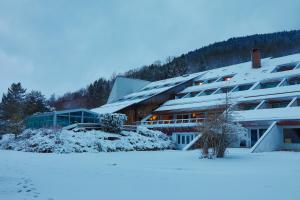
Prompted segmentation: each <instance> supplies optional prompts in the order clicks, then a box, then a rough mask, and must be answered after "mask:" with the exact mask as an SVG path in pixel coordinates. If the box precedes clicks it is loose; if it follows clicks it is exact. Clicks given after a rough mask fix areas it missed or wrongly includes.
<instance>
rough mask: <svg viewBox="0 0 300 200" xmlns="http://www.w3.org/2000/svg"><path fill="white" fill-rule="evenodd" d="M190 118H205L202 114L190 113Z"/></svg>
mask: <svg viewBox="0 0 300 200" xmlns="http://www.w3.org/2000/svg"><path fill="white" fill-rule="evenodd" d="M192 118H205V113H204V112H199V113H192Z"/></svg>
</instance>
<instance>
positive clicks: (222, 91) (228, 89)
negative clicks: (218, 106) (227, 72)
mask: <svg viewBox="0 0 300 200" xmlns="http://www.w3.org/2000/svg"><path fill="white" fill-rule="evenodd" d="M232 89H233V87H224V88H221V89H220V90H218V92H217V93H220V94H221V93H228V92H230V91H231V90H232Z"/></svg>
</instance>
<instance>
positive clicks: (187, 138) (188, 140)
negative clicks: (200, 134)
mask: <svg viewBox="0 0 300 200" xmlns="http://www.w3.org/2000/svg"><path fill="white" fill-rule="evenodd" d="M186 143H187V144H188V143H190V136H189V135H187V136H186Z"/></svg>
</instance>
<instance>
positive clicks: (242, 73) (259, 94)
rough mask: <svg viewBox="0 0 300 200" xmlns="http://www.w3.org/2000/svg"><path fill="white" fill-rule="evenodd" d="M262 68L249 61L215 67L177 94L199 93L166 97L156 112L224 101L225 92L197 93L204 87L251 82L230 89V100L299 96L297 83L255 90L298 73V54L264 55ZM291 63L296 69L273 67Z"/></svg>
mask: <svg viewBox="0 0 300 200" xmlns="http://www.w3.org/2000/svg"><path fill="white" fill-rule="evenodd" d="M261 63H262V67H261V68H258V69H254V68H252V66H251V62H245V63H241V64H237V65H231V66H227V67H222V68H218V69H213V70H208V71H206V73H204V74H203V75H202V76H200V77H198V78H196V79H195V82H202V81H204V83H203V84H201V85H194V86H190V87H187V88H185V89H184V90H183V91H181V92H180V93H183V94H187V93H191V92H199V96H197V95H196V96H195V97H186V98H180V99H174V100H169V101H167V102H165V103H164V104H163V105H162V106H160V107H159V108H158V109H156V110H155V111H174V112H176V110H183V109H185V110H187V109H191V110H193V109H194V110H196V109H200V108H201V109H202V108H203V109H204V108H206V107H209V106H213V105H218V104H220V103H221V102H224V98H225V94H218V91H216V92H215V93H213V94H211V95H206V96H201V94H200V92H202V91H205V90H211V89H214V90H217V89H219V88H223V87H234V86H238V85H243V84H251V88H250V89H249V90H245V91H239V92H230V93H229V96H230V99H231V100H233V101H237V102H238V101H245V100H250V99H252V100H254V99H262V98H267V97H266V95H273V96H274V95H279V94H280V93H282V94H283V95H282V96H289V95H299V92H300V86H299V85H293V86H280V85H278V86H277V87H275V88H268V89H256V86H257V85H258V84H259V83H260V82H266V81H273V80H276V81H279V82H280V81H283V79H284V78H287V77H292V76H295V75H299V76H300V54H294V55H289V56H284V57H279V58H266V59H262V62H261ZM285 64H293V65H295V69H293V70H289V71H282V72H274V70H275V69H276V68H277V67H278V66H281V65H285ZM227 76H233V77H232V78H231V79H230V80H229V81H218V79H219V80H221V77H227ZM210 79H216V80H217V81H215V82H212V83H205V81H206V80H210Z"/></svg>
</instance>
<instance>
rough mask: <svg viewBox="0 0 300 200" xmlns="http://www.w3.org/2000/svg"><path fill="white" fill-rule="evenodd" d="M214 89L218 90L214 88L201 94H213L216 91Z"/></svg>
mask: <svg viewBox="0 0 300 200" xmlns="http://www.w3.org/2000/svg"><path fill="white" fill-rule="evenodd" d="M214 91H216V89H212V90H205V91H204V92H202V93H201V94H200V95H199V96H206V95H211V94H212V93H214Z"/></svg>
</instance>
